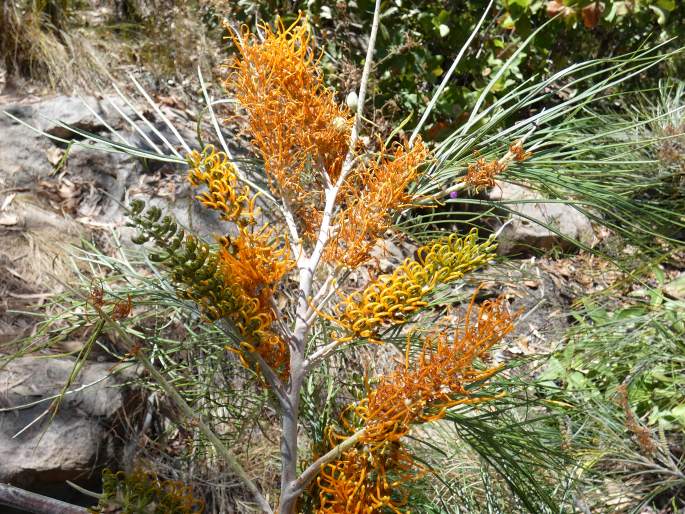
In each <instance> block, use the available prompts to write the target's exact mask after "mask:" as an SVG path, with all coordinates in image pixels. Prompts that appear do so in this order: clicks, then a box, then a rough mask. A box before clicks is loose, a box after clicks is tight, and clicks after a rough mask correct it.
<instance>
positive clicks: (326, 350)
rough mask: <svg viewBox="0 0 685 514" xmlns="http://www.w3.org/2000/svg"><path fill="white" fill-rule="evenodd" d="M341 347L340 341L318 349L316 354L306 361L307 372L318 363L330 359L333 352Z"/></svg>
mask: <svg viewBox="0 0 685 514" xmlns="http://www.w3.org/2000/svg"><path fill="white" fill-rule="evenodd" d="M339 345H340V343H339V342H338V341H333V342H332V343H328V344H327V345H326V346H322V347H321V348H319V349H317V350H316V351H315V352H314V353H312V354H311V355H310V356H309V357H307V359H306V360H305V361H304V367H305V369H306V370H310V369H311V368H312V366H314V365H315V364H316V363H317V362H319V361H321V360H323V359H325V358H326V357H328V356H329V355H330V354H331V353H333V351H334V350H335V349H336V348H337V347H338V346H339Z"/></svg>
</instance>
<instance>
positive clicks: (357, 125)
mask: <svg viewBox="0 0 685 514" xmlns="http://www.w3.org/2000/svg"><path fill="white" fill-rule="evenodd" d="M380 9H381V1H380V0H376V6H375V9H374V14H373V22H372V26H371V34H370V36H369V46H368V49H367V52H366V62H365V63H364V70H363V72H362V79H361V83H360V86H359V95H358V98H359V105H358V108H357V114H356V118H355V122H354V125H353V127H352V132H351V134H350V144H349V148H348V150H347V155H346V156H345V161H344V162H343V166H342V169H341V171H340V176H339V177H338V180H337V181H336V183H335V185H332V184H331V185H328V186H327V187H326V189H325V193H324V194H325V203H324V211H323V217H322V220H321V226H320V228H319V234H318V237H317V240H316V244H315V245H314V249H313V250H312V253H311V255H310V256H309V258H307V257H305V256H304V255H303V256H302V258H301V259H298V266H299V270H300V274H299V279H300V284H299V292H298V296H299V298H298V305H297V311H296V319H295V329H294V330H293V337H292V338H291V339H290V340H289V342H288V346H289V348H290V383H289V390H288V400H289V401H288V404H287V408H286V409H285V410H284V412H283V430H282V436H281V458H282V465H281V498H280V504H279V514H292V513H293V512H294V511H295V505H296V503H297V498H298V496H299V495H300V493H301V492H302V486H300V485H298V482H299V481H300V479H301V478H302V477H300V479H297V480H296V478H297V477H296V475H297V461H298V457H297V454H298V452H297V444H298V440H297V432H298V425H299V405H300V392H301V389H302V384H303V382H304V376H305V373H306V369H305V367H304V361H305V357H304V353H305V347H306V344H305V343H306V339H307V333H308V331H309V327H310V324H309V323H308V316H307V313H308V311H309V308H310V304H309V298H310V296H311V291H312V283H313V280H314V274H315V272H316V269H317V267H318V265H319V261H320V260H321V256H322V255H323V252H324V249H325V247H326V243H327V242H328V241H329V239H330V237H331V234H332V227H331V221H332V219H333V214H334V211H335V202H336V197H337V195H338V191H339V190H340V187H341V186H342V185H343V184H344V182H345V179H346V178H347V175H348V174H349V173H350V172H351V171H352V169H353V163H354V162H355V148H356V145H357V140H358V138H359V131H360V130H361V122H362V113H363V110H364V99H365V97H366V89H367V85H368V80H369V73H370V72H371V64H372V61H373V54H374V47H375V44H376V35H377V34H378V25H379V22H380ZM324 180H325V177H324ZM328 182H329V184H330V178H329V180H328ZM331 186H332V187H331ZM329 453H330V452H329ZM327 455H328V454H327ZM331 458H334V457H331ZM319 460H321V459H319ZM317 462H318V461H317ZM308 469H309V468H308ZM318 469H319V467H316V472H315V473H314V474H312V478H313V477H314V476H316V473H318ZM311 473H312V471H309V474H311ZM309 480H311V478H305V482H308V481H309Z"/></svg>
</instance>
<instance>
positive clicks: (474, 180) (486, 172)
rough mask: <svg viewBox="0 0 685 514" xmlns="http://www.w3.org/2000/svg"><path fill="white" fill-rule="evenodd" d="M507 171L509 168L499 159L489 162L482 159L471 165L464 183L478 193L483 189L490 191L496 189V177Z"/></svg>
mask: <svg viewBox="0 0 685 514" xmlns="http://www.w3.org/2000/svg"><path fill="white" fill-rule="evenodd" d="M506 169H507V166H506V165H505V164H504V163H503V162H501V161H500V160H499V159H495V160H494V161H490V162H488V161H486V160H485V158H483V157H481V158H480V159H477V160H476V162H470V163H469V165H468V167H467V170H466V176H465V177H464V182H466V183H467V184H468V185H469V186H471V187H472V188H473V189H475V190H476V192H478V191H480V190H481V189H489V188H491V187H495V176H496V175H499V174H500V173H502V172H503V171H505V170H506Z"/></svg>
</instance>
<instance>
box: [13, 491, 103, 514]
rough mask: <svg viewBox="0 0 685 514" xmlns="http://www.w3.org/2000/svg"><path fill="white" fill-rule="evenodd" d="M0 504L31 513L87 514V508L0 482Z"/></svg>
mask: <svg viewBox="0 0 685 514" xmlns="http://www.w3.org/2000/svg"><path fill="white" fill-rule="evenodd" d="M0 505H5V506H6V507H11V508H13V509H19V510H21V511H23V512H31V513H33V514H88V512H89V511H88V509H84V508H83V507H79V506H77V505H72V504H70V503H65V502H63V501H60V500H55V499H54V498H49V497H47V496H43V495H42V494H37V493H32V492H30V491H25V490H24V489H20V488H18V487H14V486H11V485H9V484H0Z"/></svg>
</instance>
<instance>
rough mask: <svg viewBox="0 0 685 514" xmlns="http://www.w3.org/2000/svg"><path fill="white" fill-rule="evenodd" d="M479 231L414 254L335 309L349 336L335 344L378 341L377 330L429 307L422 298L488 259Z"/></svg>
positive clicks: (490, 247)
mask: <svg viewBox="0 0 685 514" xmlns="http://www.w3.org/2000/svg"><path fill="white" fill-rule="evenodd" d="M477 239H478V232H477V231H476V230H472V231H471V232H470V233H469V234H468V235H467V236H466V237H459V236H458V235H457V234H452V235H450V236H448V237H445V238H441V239H439V240H437V241H435V242H433V243H431V244H428V245H425V246H422V247H421V248H419V250H418V252H417V253H418V255H417V257H418V259H417V260H413V259H405V261H404V262H403V263H402V265H401V266H399V267H398V268H397V269H396V270H395V271H394V272H393V273H392V274H390V275H381V276H380V277H378V279H376V280H375V281H373V282H372V283H370V284H369V285H368V286H367V287H366V289H365V290H364V291H362V292H357V293H354V294H352V295H350V296H348V297H346V298H344V299H343V301H342V302H341V303H340V304H338V306H337V307H336V309H335V310H334V313H333V316H332V318H331V319H332V320H333V321H334V322H336V323H337V324H338V325H339V326H341V327H342V328H344V329H345V331H346V332H347V333H348V335H347V336H345V337H340V338H339V341H340V342H344V341H350V340H352V339H353V338H355V337H359V338H364V339H368V340H370V341H379V334H378V331H379V329H381V328H384V327H388V326H390V325H396V324H400V323H404V322H405V321H407V319H408V318H409V316H410V315H411V314H413V313H414V312H416V311H418V310H419V309H422V308H424V307H426V306H427V305H428V302H427V301H426V297H427V296H428V295H429V294H430V293H431V292H432V291H433V290H434V289H435V288H436V287H437V286H438V284H447V283H450V282H453V281H455V280H457V279H459V278H461V277H463V276H464V274H465V273H468V272H469V271H471V270H473V269H476V268H478V267H480V266H483V265H484V264H487V263H488V261H489V260H490V259H492V256H493V253H494V249H495V242H494V240H492V239H488V240H487V241H485V242H483V243H480V244H479V243H478V240H477Z"/></svg>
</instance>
